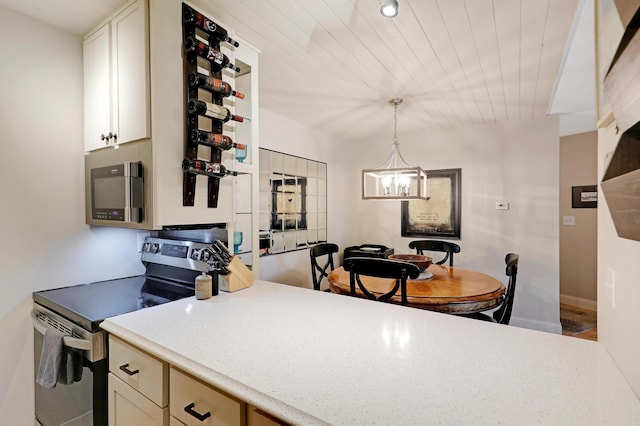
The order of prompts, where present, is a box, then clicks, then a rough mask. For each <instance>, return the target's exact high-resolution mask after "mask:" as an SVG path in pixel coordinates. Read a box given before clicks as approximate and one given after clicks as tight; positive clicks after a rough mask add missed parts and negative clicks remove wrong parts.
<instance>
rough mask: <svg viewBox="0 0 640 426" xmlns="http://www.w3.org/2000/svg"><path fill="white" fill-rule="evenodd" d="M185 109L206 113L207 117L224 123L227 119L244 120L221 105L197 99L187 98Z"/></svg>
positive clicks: (240, 121) (195, 112) (190, 111)
mask: <svg viewBox="0 0 640 426" xmlns="http://www.w3.org/2000/svg"><path fill="white" fill-rule="evenodd" d="M187 111H189V114H201V115H206V116H207V117H210V118H215V119H216V120H220V121H222V122H223V123H226V122H227V121H229V120H233V121H237V122H239V123H242V122H243V121H244V118H242V117H240V116H239V115H233V114H231V111H229V110H228V109H227V108H225V107H223V106H220V105H216V104H212V103H211V102H204V101H201V100H198V99H189V103H188V105H187Z"/></svg>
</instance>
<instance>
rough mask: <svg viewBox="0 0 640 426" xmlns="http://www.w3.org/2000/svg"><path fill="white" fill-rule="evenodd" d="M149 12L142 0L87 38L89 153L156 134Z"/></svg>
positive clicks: (85, 60) (86, 93) (85, 44)
mask: <svg viewBox="0 0 640 426" xmlns="http://www.w3.org/2000/svg"><path fill="white" fill-rule="evenodd" d="M148 15H149V12H148V5H147V1H146V0H137V1H136V2H134V3H132V4H131V5H129V6H128V7H126V8H125V9H124V10H122V11H121V12H120V13H118V14H117V15H116V16H115V17H114V18H113V19H111V20H110V21H109V22H107V23H106V24H104V25H103V26H102V27H101V28H99V29H98V30H97V31H96V32H94V33H92V34H91V35H89V36H88V37H87V38H85V40H84V45H83V50H84V89H85V151H93V150H96V149H99V148H104V147H106V146H113V145H115V144H121V143H126V142H131V141H136V140H140V139H145V138H149V137H150V136H151V125H150V114H149V103H150V100H149V24H148V22H149V19H148Z"/></svg>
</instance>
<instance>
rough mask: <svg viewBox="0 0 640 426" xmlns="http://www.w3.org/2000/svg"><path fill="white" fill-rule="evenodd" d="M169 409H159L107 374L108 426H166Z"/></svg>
mask: <svg viewBox="0 0 640 426" xmlns="http://www.w3.org/2000/svg"><path fill="white" fill-rule="evenodd" d="M168 423H169V407H165V408H160V407H158V406H157V405H156V404H154V403H153V402H151V401H149V400H148V399H147V398H145V397H144V396H142V394H140V393H139V392H137V391H136V390H134V389H132V388H131V387H130V386H129V385H127V384H126V383H124V382H123V381H122V380H120V379H118V378H117V377H116V376H114V375H113V374H112V373H111V374H109V426H120V425H135V426H167V424H168Z"/></svg>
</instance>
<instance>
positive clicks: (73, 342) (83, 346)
mask: <svg viewBox="0 0 640 426" xmlns="http://www.w3.org/2000/svg"><path fill="white" fill-rule="evenodd" d="M31 322H33V328H35V329H36V331H37V332H38V333H40V334H44V333H45V332H46V331H47V326H46V325H44V324H42V323H41V322H40V320H39V319H38V317H37V316H36V311H31ZM62 342H63V343H64V344H65V345H66V346H68V347H70V348H74V349H80V350H81V351H88V350H91V342H90V341H89V340H85V339H76V338H75V337H71V336H64V337H63V338H62Z"/></svg>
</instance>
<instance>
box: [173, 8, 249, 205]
mask: <svg viewBox="0 0 640 426" xmlns="http://www.w3.org/2000/svg"><path fill="white" fill-rule="evenodd" d="M194 15H202V14H201V13H200V12H198V11H196V10H194V9H193V8H191V7H190V6H188V5H186V4H184V3H182V17H181V19H182V30H183V31H182V34H183V43H182V46H183V64H184V84H185V87H186V90H185V95H186V96H185V101H184V108H185V120H186V125H185V136H184V138H185V159H192V160H196V159H197V158H198V146H199V144H198V142H197V141H196V140H193V138H192V137H190V135H192V134H193V132H197V131H198V130H199V129H200V128H201V123H202V120H205V121H206V122H208V123H209V125H208V126H206V127H208V129H207V131H208V132H212V133H216V134H220V135H221V134H222V133H223V125H224V123H223V121H222V120H219V119H215V118H211V117H207V116H205V115H200V114H198V113H196V112H190V111H188V110H187V104H188V103H189V101H190V100H202V99H199V91H200V89H199V88H198V87H197V86H195V85H190V84H189V81H188V79H189V76H190V75H193V74H194V73H196V72H198V73H201V74H202V73H203V68H202V67H199V66H198V62H199V59H198V58H199V56H198V53H197V52H196V51H195V50H194V49H189V48H188V46H189V45H190V44H193V42H194V41H199V40H205V41H206V42H207V43H208V46H209V47H211V48H213V49H215V50H216V51H218V52H219V51H220V40H219V39H218V38H217V37H215V36H213V35H210V34H208V33H207V32H205V31H200V30H199V29H198V28H197V26H196V24H195V23H194V22H188V20H187V19H185V17H187V16H194ZM202 16H203V15H202ZM204 20H205V21H209V23H210V24H213V21H212V20H211V19H209V18H207V17H204ZM213 26H214V27H216V26H217V24H213ZM217 28H218V29H222V27H219V26H217ZM222 31H223V32H224V33H225V34H226V30H224V29H222ZM228 40H229V41H230V43H235V45H237V43H236V42H234V41H233V40H231V39H228ZM232 45H233V44H232ZM200 58H201V57H200ZM205 61H206V62H208V60H207V59H204V58H201V59H200V62H201V63H202V62H205ZM207 75H208V76H211V77H214V78H217V79H219V80H222V67H213V66H210V67H209V71H208V74H207ZM207 93H209V92H207ZM210 95H211V99H210V100H206V101H207V102H210V103H213V104H215V105H220V106H222V105H223V100H224V97H225V96H224V94H220V93H214V92H211V93H210ZM210 151H211V155H210V159H209V161H210V162H211V163H221V162H222V149H219V148H215V147H210ZM197 176H198V175H197V174H195V173H191V172H186V171H185V172H184V177H183V190H182V205H183V206H193V205H194V204H195V192H196V179H197ZM219 191H220V178H219V177H213V176H209V177H208V186H207V206H208V207H210V208H216V207H218V195H219Z"/></svg>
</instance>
